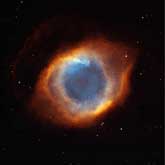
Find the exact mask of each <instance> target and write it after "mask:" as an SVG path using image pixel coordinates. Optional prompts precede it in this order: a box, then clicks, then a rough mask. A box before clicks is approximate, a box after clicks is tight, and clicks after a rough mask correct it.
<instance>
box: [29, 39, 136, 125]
mask: <svg viewBox="0 0 165 165" xmlns="http://www.w3.org/2000/svg"><path fill="white" fill-rule="evenodd" d="M126 54H127V56H126ZM132 54H133V49H130V48H128V47H126V46H125V45H122V44H118V43H117V44H116V43H111V42H109V41H108V40H106V39H103V38H98V39H96V38H95V39H88V40H85V41H83V42H80V43H78V44H77V45H76V46H75V47H73V48H69V49H68V50H67V51H65V52H64V53H62V52H60V53H59V54H56V55H55V56H53V58H51V59H50V62H49V63H48V65H47V66H46V67H45V69H43V71H42V73H41V74H40V76H39V79H38V82H37V85H36V90H35V94H34V95H33V97H32V99H31V104H30V106H31V107H32V108H34V109H37V111H38V112H37V113H39V114H40V115H41V116H42V117H44V118H47V119H48V120H51V121H52V122H54V123H57V124H61V125H64V126H71V127H85V126H89V125H92V124H94V123H95V122H96V121H97V120H98V119H99V117H101V116H103V114H106V112H107V111H111V110H112V109H113V108H114V107H115V106H116V105H120V104H121V103H122V102H123V101H124V100H125V99H126V97H127V96H128V94H129V91H130V75H131V71H132V69H133V65H134V61H135V60H134V58H133V57H134V56H132Z"/></svg>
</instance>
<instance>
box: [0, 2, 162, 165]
mask: <svg viewBox="0 0 165 165" xmlns="http://www.w3.org/2000/svg"><path fill="white" fill-rule="evenodd" d="M0 7H2V8H1V10H0V13H1V14H0V29H1V30H0V33H1V35H0V40H1V50H2V52H1V54H0V64H1V65H0V73H1V81H0V82H1V85H0V89H1V99H0V105H1V107H0V139H1V140H0V153H1V154H5V155H6V156H8V158H9V157H10V156H13V155H14V156H15V159H16V160H20V153H23V154H24V155H25V156H26V159H25V160H30V158H29V154H33V155H34V157H36V155H39V156H40V158H41V157H42V155H43V156H45V157H46V155H48V156H49V157H50V158H51V160H52V162H53V163H54V164H70V165H71V164H100V165H102V164H103V165H104V164H107V165H108V164H112V165H118V164H121V165H124V164H131V165H134V164H138V165H143V164H144V165H145V164H146V165H157V164H158V165H159V164H162V163H163V162H162V158H163V157H162V154H163V153H162V151H163V128H164V126H163V95H164V93H163V92H164V88H163V84H164V72H163V64H164V58H163V36H164V35H163V34H164V29H163V1H161V0H145V1H140V0H135V1H133V0H132V1H98V2H92V1H90V2H89V1H88V2H85V1H76V2H69V1H68V2H67V3H66V2H65V3H64V2H62V1H55V0H54V1H53V0H52V1H42V2H41V1H31V2H30V1H24V3H23V4H21V3H20V1H15V0H12V1H9V0H7V1H1V3H0ZM17 8H18V10H17ZM16 10H17V11H16ZM63 13H73V14H77V13H79V14H80V15H81V16H82V17H92V18H93V19H95V20H96V21H97V20H98V21H99V22H101V23H102V24H103V25H104V23H109V24H110V25H112V29H110V30H111V31H113V28H114V29H115V32H116V33H118V36H115V35H114V36H113V37H114V38H115V37H116V38H117V39H121V38H122V37H123V36H124V37H125V38H124V39H123V40H128V41H129V42H135V43H136V42H137V41H139V43H138V44H137V46H138V47H139V48H140V56H139V59H138V63H137V65H136V69H135V71H134V74H133V77H132V90H133V92H132V94H131V96H130V97H129V99H128V100H127V102H126V103H125V105H124V107H121V109H119V110H116V112H115V113H114V114H113V115H112V116H110V117H107V118H106V119H105V120H104V122H105V124H104V126H103V127H102V128H100V126H99V125H98V126H95V127H92V128H90V129H87V130H63V129H58V128H51V127H50V126H47V125H42V124H38V123H37V122H36V121H33V120H32V119H29V117H27V116H26V114H25V113H24V112H23V111H24V110H23V109H21V110H20V107H21V105H20V104H21V103H20V102H19V100H17V99H16V98H15V97H14V94H13V91H12V88H11V84H12V82H11V79H10V59H13V58H14V55H15V54H16V53H17V52H18V50H19V49H20V48H21V47H22V46H23V42H24V40H25V39H26V37H27V36H28V35H29V34H30V32H31V30H32V28H33V27H34V26H36V25H37V24H38V23H40V22H42V20H45V19H47V18H49V17H51V16H56V15H60V14H63ZM16 16H18V18H16ZM143 16H144V19H143V18H142V17H143ZM116 33H115V34H116ZM120 34H121V36H122V37H121V36H120ZM127 37H128V38H127ZM140 73H142V75H140ZM120 128H123V130H122V131H121V130H120ZM97 134H98V135H99V136H96V135H97ZM8 160H9V159H8ZM49 160H50V159H49ZM6 163H7V162H6ZM46 163H48V162H46ZM0 164H3V163H1V162H0Z"/></svg>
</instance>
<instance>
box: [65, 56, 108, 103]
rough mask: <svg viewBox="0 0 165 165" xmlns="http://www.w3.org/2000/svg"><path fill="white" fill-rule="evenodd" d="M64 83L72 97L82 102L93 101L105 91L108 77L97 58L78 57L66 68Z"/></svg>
mask: <svg viewBox="0 0 165 165" xmlns="http://www.w3.org/2000/svg"><path fill="white" fill-rule="evenodd" d="M63 85H64V89H65V92H66V93H67V95H68V96H69V97H70V98H72V99H74V100H75V101H77V102H80V103H84V102H91V101H94V100H96V99H97V96H99V95H100V94H102V93H103V92H104V89H105V86H106V78H105V76H104V72H103V70H102V68H101V66H100V64H99V63H98V62H97V61H96V60H93V59H88V58H84V57H83V58H76V59H73V60H71V61H69V62H68V63H67V65H66V67H65V69H64V72H63Z"/></svg>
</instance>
